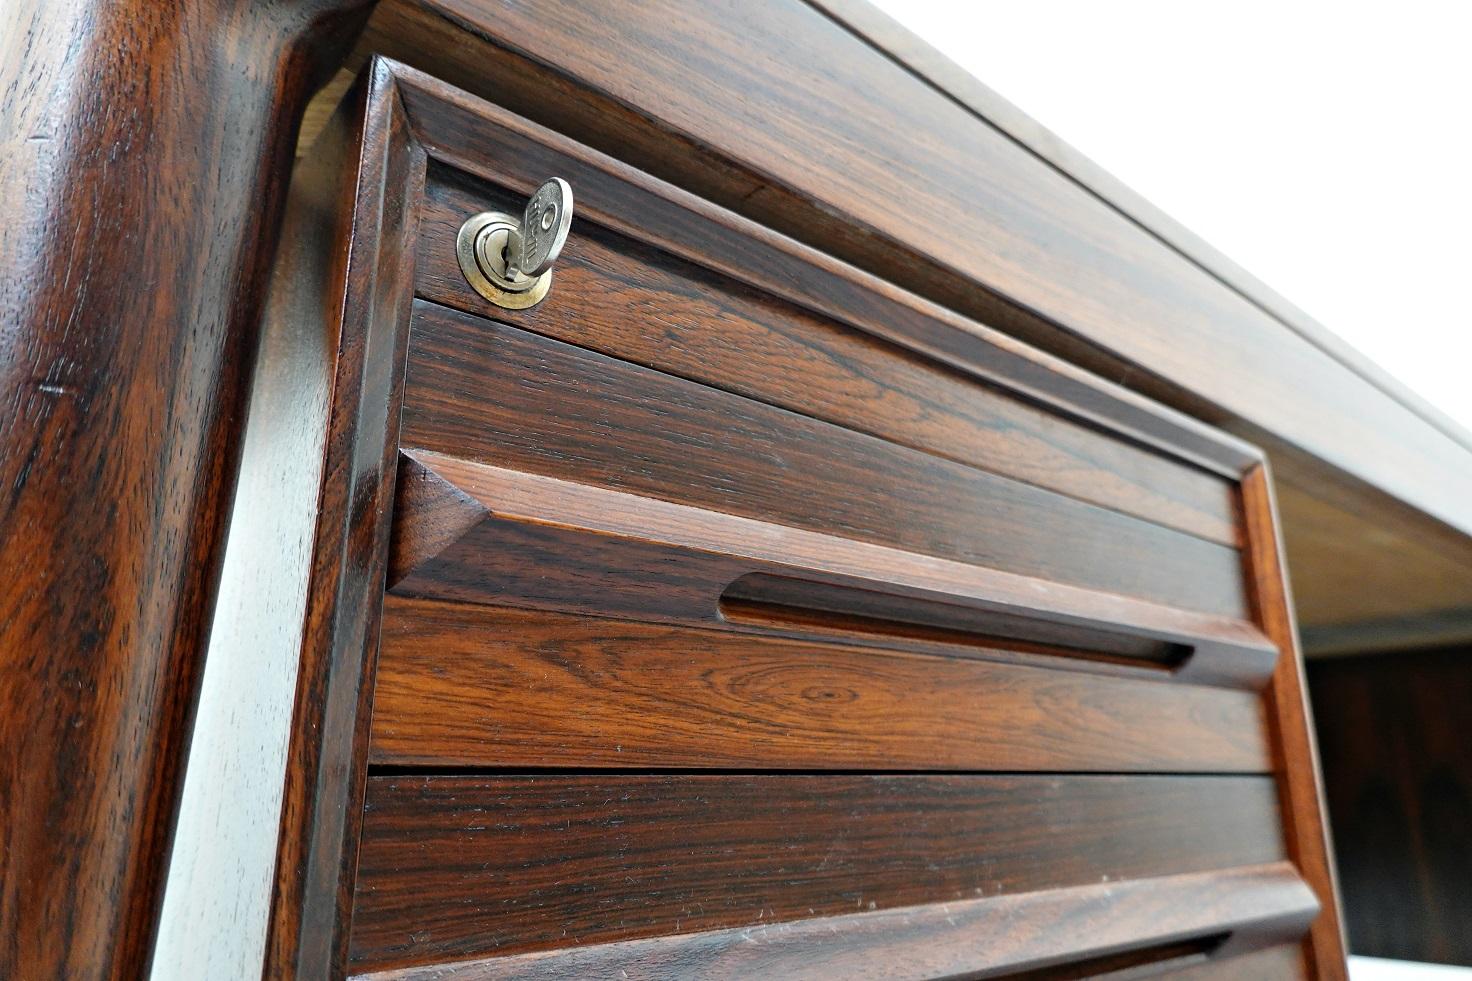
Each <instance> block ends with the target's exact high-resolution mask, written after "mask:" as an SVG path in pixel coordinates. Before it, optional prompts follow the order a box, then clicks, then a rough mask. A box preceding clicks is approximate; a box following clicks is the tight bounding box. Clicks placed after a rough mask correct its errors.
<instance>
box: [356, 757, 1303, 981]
mask: <svg viewBox="0 0 1472 981" xmlns="http://www.w3.org/2000/svg"><path fill="white" fill-rule="evenodd" d="M1283 857H1284V851H1283V842H1282V835H1281V832H1280V830H1279V828H1278V813H1277V805H1276V801H1275V794H1274V790H1273V786H1272V781H1271V780H1269V779H1266V778H1262V777H1238V778H1225V777H1205V778H1202V777H1197V778H1184V777H1177V778H1161V777H1102V776H1101V777H1070V778H1052V777H1040V776H976V775H948V776H862V777H856V776H824V777H815V776H737V775H725V776H702V775H688V774H666V775H654V776H608V775H600V776H562V775H540V776H518V777H480V776H475V777H465V776H437V777H423V776H417V775H416V776H394V777H379V778H375V779H373V780H371V781H370V784H369V788H368V801H367V817H366V821H365V824H364V832H363V847H362V852H361V857H360V859H359V871H358V894H357V899H356V912H355V914H354V933H353V958H354V963H355V964H356V965H357V966H358V967H359V968H360V969H364V970H378V969H384V968H390V967H397V966H400V965H405V964H413V963H415V962H418V961H425V960H442V961H456V960H465V959H468V958H472V957H487V956H488V955H493V954H494V955H499V956H503V957H504V956H507V955H513V954H518V953H520V954H525V953H528V952H532V951H540V950H548V949H555V948H558V947H565V946H570V945H576V946H582V947H587V948H592V947H594V946H596V945H599V944H608V943H609V942H611V941H619V942H620V943H629V942H632V941H637V940H638V939H639V938H647V937H659V936H670V935H679V934H682V933H687V934H702V933H710V932H716V931H719V930H721V929H723V928H724V929H729V928H743V927H754V926H762V925H765V924H766V923H768V922H778V923H781V922H789V921H794V920H800V919H803V918H812V917H823V918H831V917H842V916H845V915H852V914H855V913H871V912H879V911H892V910H896V909H908V908H913V907H921V908H923V907H925V906H927V905H931V904H946V905H949V904H957V906H956V908H955V909H954V911H953V912H952V914H951V915H953V916H955V917H958V918H959V919H958V922H957V923H956V924H955V925H954V927H953V929H954V930H955V934H954V935H952V936H950V937H947V936H946V935H945V931H944V930H941V931H938V935H935V936H931V937H929V938H927V939H928V941H929V942H936V943H946V942H947V941H949V942H950V943H956V942H957V941H960V940H963V939H964V940H965V942H966V943H968V944H970V945H972V946H973V953H972V955H971V956H972V957H975V956H976V954H977V953H978V952H977V951H976V950H975V945H976V944H977V943H978V941H985V940H987V939H991V940H992V942H993V943H996V942H997V941H999V940H1001V939H1002V938H1003V937H1005V936H1006V932H1005V931H1002V930H999V931H997V933H996V934H995V935H993V936H992V937H990V938H988V937H987V935H986V934H981V935H980V936H977V935H975V933H974V930H975V921H976V920H980V919H983V918H984V916H985V915H986V913H990V914H991V915H992V916H994V917H995V916H997V915H998V914H999V913H1000V912H1001V911H1002V910H1003V909H1005V905H1004V904H1003V903H999V902H998V900H1000V899H1002V898H1003V897H1011V896H1017V895H1025V894H1030V893H1031V894H1038V893H1047V892H1054V891H1058V890H1061V889H1064V888H1066V887H1080V886H1084V887H1087V886H1097V885H1098V884H1099V883H1101V882H1114V881H1124V882H1128V881H1133V880H1141V879H1151V878H1155V877H1160V876H1172V875H1173V876H1180V877H1181V878H1183V879H1185V880H1186V882H1187V883H1194V884H1195V885H1196V887H1197V889H1202V888H1203V887H1205V888H1212V887H1215V888H1219V889H1220V890H1221V891H1222V895H1220V896H1215V897H1212V899H1211V902H1218V901H1222V900H1225V901H1226V904H1227V905H1228V906H1231V905H1238V904H1243V905H1244V906H1245V903H1246V902H1251V901H1253V900H1254V899H1255V900H1256V901H1259V902H1262V903H1263V904H1264V905H1263V906H1261V907H1259V908H1256V909H1251V908H1250V907H1249V908H1244V909H1241V910H1240V911H1238V912H1237V913H1236V914H1235V916H1229V917H1222V916H1220V911H1219V910H1212V911H1211V912H1205V911H1203V910H1202V909H1200V908H1197V909H1196V910H1194V911H1192V912H1188V914H1187V916H1186V917H1185V919H1186V920H1187V921H1189V920H1190V919H1191V917H1192V915H1194V917H1195V919H1196V924H1197V926H1196V930H1197V932H1198V934H1199V935H1200V936H1202V937H1203V938H1204V937H1211V938H1218V937H1219V936H1220V935H1221V934H1222V933H1229V932H1231V931H1232V930H1234V929H1241V928H1242V927H1243V926H1260V925H1261V924H1263V923H1266V922H1271V921H1272V920H1273V919H1274V918H1276V917H1281V916H1283V915H1284V913H1285V912H1287V914H1288V916H1289V918H1290V919H1297V920H1298V925H1299V926H1300V927H1301V926H1302V918H1303V914H1304V906H1305V902H1304V900H1305V896H1304V895H1303V893H1306V890H1303V887H1302V886H1301V885H1296V883H1294V882H1293V880H1292V877H1291V876H1289V877H1288V882H1286V883H1284V882H1283V881H1281V880H1282V878H1283V877H1282V874H1281V870H1280V869H1279V867H1278V866H1276V863H1278V862H1281V860H1282V859H1283ZM1225 868H1235V869H1240V868H1251V869H1253V870H1254V871H1253V872H1252V873H1251V874H1248V875H1246V876H1243V877H1241V878H1235V877H1233V876H1231V875H1227V876H1219V877H1212V876H1199V877H1193V876H1191V875H1190V874H1191V873H1203V872H1210V871H1212V870H1217V869H1225ZM1285 886H1286V888H1285ZM1295 886H1296V889H1295ZM1177 888H1179V886H1177ZM1300 890H1302V891H1301V892H1300ZM1295 893H1298V894H1297V895H1295ZM1099 898H1100V897H1098V896H1097V895H1096V896H1094V899H1095V901H1096V902H1097V901H1098V899H1099ZM1175 898H1177V899H1180V898H1185V897H1182V896H1180V895H1179V894H1178V895H1177V896H1176V897H1175ZM1204 899H1205V896H1204V895H1203V894H1202V893H1201V892H1197V893H1196V894H1194V895H1190V896H1189V902H1190V903H1192V904H1199V903H1202V902H1203V900H1204ZM1244 901H1245V902H1244ZM1310 908H1311V907H1310ZM1160 912H1161V913H1162V915H1164V916H1165V917H1166V918H1167V919H1172V918H1173V914H1171V913H1169V912H1167V911H1164V910H1161V911H1160ZM1204 912H1205V915H1203V913H1204ZM1175 915H1179V914H1175ZM1239 917H1240V919H1238V918H1239ZM860 919H862V916H860ZM963 923H964V926H963ZM1184 926H1185V924H1184V923H1182V922H1179V921H1178V922H1173V923H1170V925H1169V927H1168V928H1167V929H1168V930H1170V931H1172V932H1174V931H1179V932H1183V933H1187V934H1189V933H1190V932H1191V931H1190V929H1189V927H1186V928H1185V929H1183V927H1184ZM1203 926H1204V927H1205V929H1203ZM994 929H995V928H994ZM968 933H969V934H971V935H970V936H967V934H968ZM1165 933H1166V931H1162V934H1165ZM1166 935H1168V934H1166ZM1007 939H1009V940H1012V942H1016V938H1015V937H1009V938H1007ZM1096 945H1097V946H1096ZM999 946H1000V945H999ZM1079 946H1080V947H1081V948H1082V950H1085V951H1087V950H1089V949H1090V948H1091V947H1092V948H1094V949H1095V950H1097V949H1098V948H1099V947H1102V946H1103V945H1102V944H1099V941H1098V938H1096V937H1090V938H1087V939H1085V940H1083V942H1082V943H1080V945H1079ZM986 953H987V955H988V956H990V957H992V958H994V959H995V961H997V962H1002V963H1005V954H1004V953H1003V951H1001V950H988V951H987V952H986ZM909 956H913V955H909ZM974 963H975V962H974V961H973V964H974ZM814 967H815V965H814V964H813V963H811V962H809V963H808V964H807V965H806V968H807V969H808V970H813V968H814ZM593 974H594V976H608V975H607V973H605V972H604V971H603V970H599V971H595V972H593ZM615 976H616V975H615Z"/></svg>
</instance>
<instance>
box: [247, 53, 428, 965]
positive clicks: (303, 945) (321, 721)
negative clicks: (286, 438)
mask: <svg viewBox="0 0 1472 981" xmlns="http://www.w3.org/2000/svg"><path fill="white" fill-rule="evenodd" d="M328 144H329V145H328V146H326V147H323V148H321V149H320V150H319V153H318V154H317V155H316V156H315V157H312V158H308V160H307V161H306V163H305V164H304V167H305V169H306V173H304V174H303V175H302V177H303V180H304V182H306V183H307V184H308V187H307V188H306V192H305V194H306V197H307V199H308V200H307V202H305V203H304V204H303V208H304V209H306V211H307V212H308V213H309V214H310V213H311V212H313V211H314V210H316V209H322V210H323V211H327V212H328V214H329V215H331V217H330V218H328V219H326V220H325V222H323V224H324V226H325V227H322V228H320V229H318V230H317V231H316V232H315V234H312V235H310V236H306V235H304V236H303V238H302V239H301V240H299V241H297V242H296V243H294V245H293V247H296V248H303V249H307V250H312V249H322V250H326V251H328V253H329V254H330V255H332V256H333V257H334V260H335V262H334V266H333V269H332V271H331V273H330V274H329V275H328V276H327V277H326V278H325V281H322V282H316V283H307V284H304V285H303V286H302V287H301V288H300V289H298V290H296V291H295V294H296V295H295V297H294V298H295V302H294V303H291V304H289V305H286V306H285V307H284V308H283V309H282V310H281V311H280V315H282V316H292V317H299V318H304V319H306V318H317V319H320V320H321V331H322V342H323V344H324V345H327V346H328V347H329V349H330V350H333V351H334V357H333V362H334V364H335V372H334V376H333V382H332V405H331V409H330V412H329V415H328V418H327V420H326V426H327V436H326V445H325V449H324V454H323V456H324V459H323V464H322V474H323V476H322V485H321V489H320V493H319V496H318V518H317V526H316V527H317V530H316V536H315V539H314V541H313V542H312V548H311V573H310V580H309V582H308V587H307V592H308V598H307V605H306V616H305V622H304V624H303V627H302V641H301V663H300V667H299V674H298V676H297V684H296V691H297V698H296V706H295V713H294V717H293V719H292V724H291V736H290V744H289V748H288V754H287V766H286V773H285V792H284V799H283V803H282V817H281V839H280V846H279V849H278V854H277V864H276V876H275V892H274V895H273V898H272V911H271V923H270V928H269V934H268V937H267V952H266V975H267V976H268V977H301V978H318V977H337V976H341V975H342V974H343V973H344V972H345V970H346V966H345V965H346V945H347V932H346V928H345V924H346V921H347V918H348V915H349V911H350V909H351V882H352V870H353V868H354V865H355V863H356V845H357V838H358V825H359V821H360V817H361V809H362V805H361V801H362V788H363V780H364V759H365V757H366V753H367V740H368V717H369V703H370V699H371V694H372V691H373V664H374V656H375V655H376V653H377V643H378V616H379V611H380V609H381V607H382V597H383V582H384V575H385V568H386V566H387V561H388V542H389V523H388V520H387V518H388V514H389V510H390V507H391V502H392V500H393V493H394V480H395V477H396V475H397V469H398V467H397V464H398V450H397V445H398V419H399V411H398V407H399V394H400V388H401V385H402V381H403V362H404V356H405V349H406V346H407V343H408V334H409V305H410V300H411V289H410V282H411V275H412V271H413V266H412V262H411V261H410V257H411V256H412V255H413V251H414V235H415V229H416V216H417V203H418V198H419V195H420V188H421V186H422V184H421V182H422V180H423V174H424V154H423V151H422V150H421V149H420V148H419V147H418V145H417V144H415V143H414V142H413V140H412V139H411V137H410V133H409V131H408V129H407V125H406V122H405V119H404V116H403V112H402V109H401V107H400V106H399V103H398V100H397V97H396V95H395V88H394V83H393V76H392V73H391V72H389V71H388V70H387V68H386V67H384V66H381V65H380V66H377V70H375V71H372V72H371V73H370V74H369V75H368V76H367V77H365V78H364V79H363V81H362V84H361V85H360V86H359V87H358V89H357V90H356V91H355V94H354V97H353V98H352V99H351V100H350V101H349V102H348V103H346V104H345V105H344V107H343V111H342V114H341V116H340V117H339V119H338V120H337V124H336V125H335V126H334V127H332V129H331V131H330V132H329V134H328ZM333 208H335V209H336V210H335V211H333V210H331V209H333ZM283 269H284V270H286V275H290V274H291V272H290V271H291V266H290V264H285V265H283Z"/></svg>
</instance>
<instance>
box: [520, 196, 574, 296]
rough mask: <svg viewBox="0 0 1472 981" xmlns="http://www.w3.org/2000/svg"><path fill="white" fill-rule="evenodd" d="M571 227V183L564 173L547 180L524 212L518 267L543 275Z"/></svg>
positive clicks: (524, 270) (535, 274)
mask: <svg viewBox="0 0 1472 981" xmlns="http://www.w3.org/2000/svg"><path fill="white" fill-rule="evenodd" d="M571 228H572V187H570V186H569V185H568V183H567V181H565V180H563V179H562V178H561V177H553V178H551V179H549V180H547V181H544V182H543V183H542V186H541V187H539V188H537V190H536V192H535V193H534V194H532V196H531V199H530V200H528V201H527V203H526V210H525V211H524V212H523V213H522V216H521V236H520V238H521V249H520V252H519V253H517V254H516V260H517V261H516V267H517V270H518V271H519V272H520V273H521V274H522V275H524V276H540V275H541V274H542V273H544V272H546V271H547V270H548V269H550V268H552V263H554V262H556V261H557V256H558V255H559V254H561V252H562V246H563V245H564V244H565V243H566V242H567V233H568V231H569V230H570V229H571Z"/></svg>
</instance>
